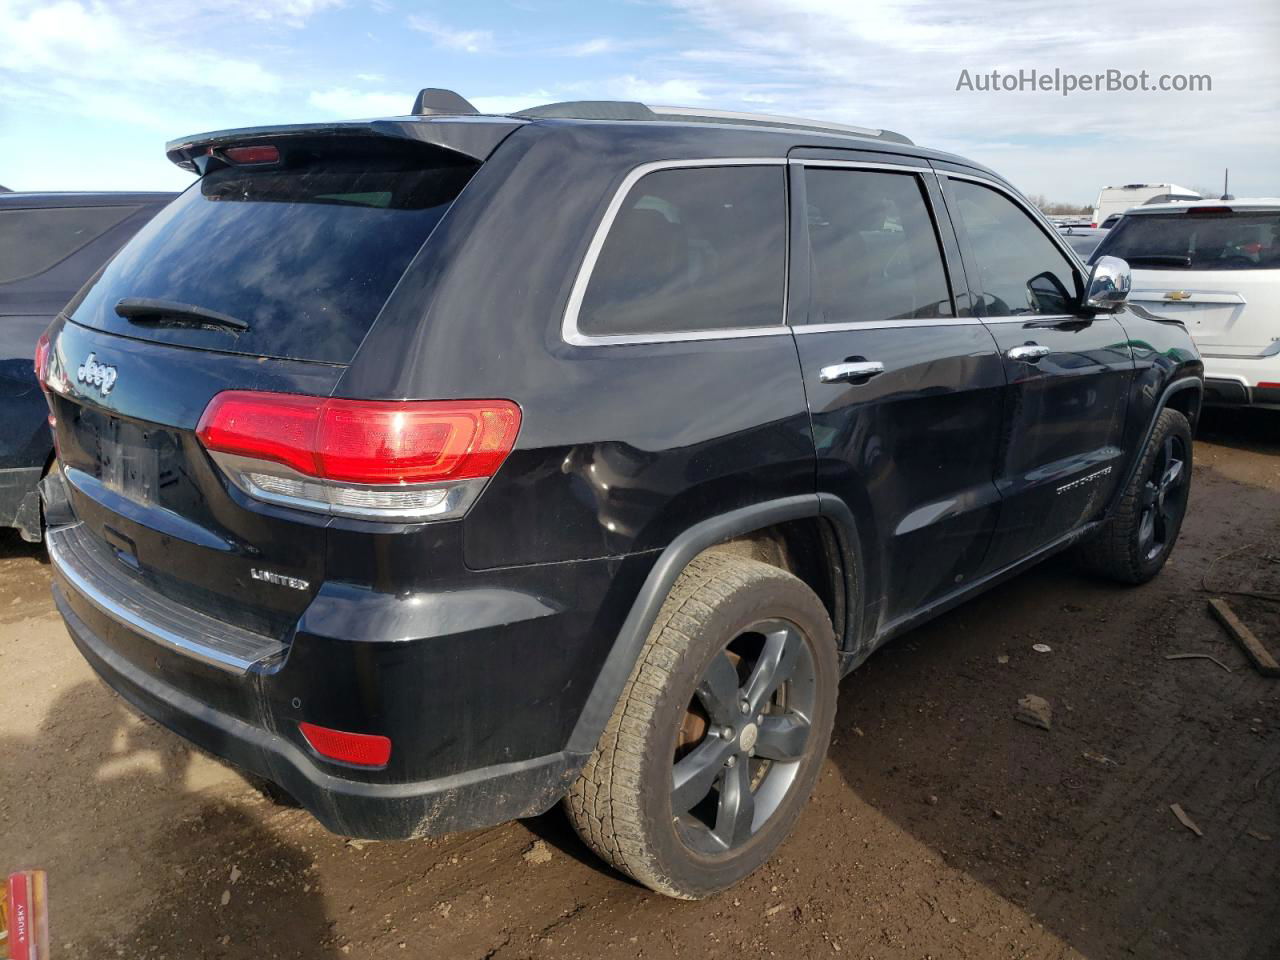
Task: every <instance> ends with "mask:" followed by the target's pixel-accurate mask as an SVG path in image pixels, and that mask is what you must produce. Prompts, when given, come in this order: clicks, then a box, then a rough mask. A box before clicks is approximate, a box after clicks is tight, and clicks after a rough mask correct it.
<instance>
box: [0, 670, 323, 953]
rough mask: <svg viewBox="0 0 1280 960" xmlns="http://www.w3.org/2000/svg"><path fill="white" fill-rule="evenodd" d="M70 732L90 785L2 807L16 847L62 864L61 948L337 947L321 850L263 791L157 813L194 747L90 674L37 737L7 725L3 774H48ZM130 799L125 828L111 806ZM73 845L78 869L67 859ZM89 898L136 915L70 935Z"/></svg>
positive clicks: (58, 879)
mask: <svg viewBox="0 0 1280 960" xmlns="http://www.w3.org/2000/svg"><path fill="white" fill-rule="evenodd" d="M86 713H88V714H90V717H89V718H88V720H87V722H86V720H85V716H86ZM68 740H70V741H71V743H72V747H71V748H69V749H67V751H66V752H67V761H66V762H67V763H69V764H74V765H75V766H77V767H79V768H81V769H80V770H79V771H77V777H76V779H77V781H78V782H79V783H80V784H81V785H82V787H81V792H80V795H79V796H75V797H59V796H56V795H52V796H48V797H46V798H45V800H46V803H43V804H40V805H39V806H37V807H31V806H28V807H27V808H26V809H8V808H0V813H3V815H4V816H3V820H4V822H5V834H6V836H5V844H6V846H7V847H9V848H11V849H10V853H9V855H10V856H15V857H16V858H17V859H18V860H19V861H20V862H21V863H22V864H23V865H25V866H49V865H50V863H49V861H50V859H51V858H53V859H56V860H57V862H59V863H61V864H64V866H63V869H60V870H59V869H53V870H52V872H51V874H50V877H49V889H50V901H51V908H50V914H51V934H52V942H53V945H54V946H55V947H56V948H57V949H56V953H57V955H59V956H63V957H86V958H100V957H107V956H117V955H131V956H157V957H172V958H206V957H207V958H231V957H246V958H248V957H255V958H257V957H282V958H285V957H306V958H312V957H325V956H329V955H330V954H335V955H336V952H335V945H334V938H333V937H332V935H331V933H330V924H329V922H328V919H327V917H326V912H325V902H324V895H323V893H322V892H321V890H320V886H319V884H318V883H317V882H316V880H315V878H314V877H313V876H312V873H311V872H312V861H311V858H310V857H308V856H307V855H306V854H305V853H304V852H302V851H301V850H300V849H298V848H297V847H296V846H293V845H291V844H290V843H288V842H286V841H284V840H282V839H281V837H280V836H279V835H278V834H277V833H276V832H274V831H271V830H268V829H266V828H265V827H264V826H263V825H262V824H261V823H260V822H259V821H258V820H257V819H256V818H255V814H256V813H259V812H260V810H259V809H257V808H256V806H255V805H254V804H251V803H234V802H233V803H226V802H223V801H221V800H218V799H214V798H210V799H208V800H207V801H205V800H203V799H201V800H200V802H198V803H196V804H192V803H190V802H187V803H185V804H183V805H182V806H181V813H180V814H179V815H177V816H174V817H173V818H172V819H169V820H166V821H164V822H159V823H156V822H152V815H153V814H154V813H155V811H156V808H159V809H160V810H162V811H164V810H170V811H171V810H172V809H173V807H174V804H173V803H169V802H167V801H168V800H169V799H170V798H171V797H173V796H174V795H175V794H181V793H182V792H183V790H184V780H185V778H186V775H187V767H188V765H189V763H190V762H191V760H192V757H193V754H192V753H191V752H190V750H189V749H188V748H187V747H186V745H185V744H183V743H182V742H181V741H179V740H178V739H177V738H176V737H174V736H173V735H172V734H170V733H169V732H168V731H166V730H163V729H161V728H160V727H158V726H157V725H156V724H154V723H152V722H151V721H148V720H144V719H142V718H140V717H139V716H138V715H136V714H135V713H134V712H133V711H132V710H131V709H130V708H129V707H128V706H127V705H126V704H124V703H123V701H121V700H120V699H119V698H118V697H116V696H115V695H114V694H110V693H109V692H108V691H107V690H106V689H105V688H104V687H103V686H101V685H100V684H97V683H94V682H83V683H79V684H76V685H75V686H73V687H71V688H69V689H68V690H66V691H65V692H64V693H62V694H61V695H60V696H59V697H58V698H57V699H56V701H55V702H54V703H53V706H52V708H51V709H50V710H49V711H48V713H47V714H46V716H45V718H44V722H43V723H42V725H41V728H40V730H39V732H38V733H37V734H36V735H35V736H34V737H14V736H11V735H4V736H0V757H3V758H4V765H5V778H6V782H11V783H19V782H25V783H31V782H32V781H34V780H36V779H37V778H39V777H40V776H41V775H42V774H47V768H48V759H47V752H48V751H49V750H51V749H56V745H60V744H63V743H65V742H67V741H68ZM42 752H43V754H44V755H42ZM121 803H123V804H124V805H125V806H126V807H127V806H128V805H130V804H133V805H134V807H135V809H136V811H137V818H136V820H134V821H132V822H130V821H129V819H128V811H127V809H126V811H125V814H124V819H125V823H126V826H124V827H122V826H121V824H120V822H119V811H118V810H116V809H113V808H115V807H117V806H118V805H120V804H121ZM258 806H260V805H258ZM68 854H71V855H72V858H73V860H74V862H75V867H74V869H73V870H72V869H67V868H66V866H65V864H66V863H67V860H68ZM16 865H17V864H14V866H16ZM104 892H105V893H106V894H107V895H108V896H114V897H117V898H118V899H119V901H120V902H119V905H118V910H113V909H112V908H111V905H110V904H105V905H104V904H101V903H100V902H99V901H101V900H102V898H103V895H104ZM137 898H141V899H142V901H143V902H142V903H141V904H139V903H138V902H137ZM90 903H94V904H95V906H97V907H99V908H102V907H104V906H105V907H106V910H105V914H106V916H108V917H111V918H112V919H113V920H116V921H118V920H119V919H120V915H123V916H124V917H126V918H127V924H126V925H125V928H124V929H122V930H119V931H116V930H112V929H109V927H110V924H109V923H108V924H104V925H103V926H104V929H102V930H101V931H100V933H98V934H97V935H91V936H89V937H81V939H80V940H78V941H70V940H68V939H67V936H68V934H67V930H66V926H65V925H61V924H60V923H59V919H60V918H59V914H60V913H63V912H64V911H65V912H70V911H74V910H76V909H77V907H83V906H87V905H89V904H90ZM117 933H118V934H119V935H120V937H121V939H120V940H118V941H117V940H116V939H115V937H116V935H117Z"/></svg>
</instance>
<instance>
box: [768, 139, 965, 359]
mask: <svg viewBox="0 0 1280 960" xmlns="http://www.w3.org/2000/svg"><path fill="white" fill-rule="evenodd" d="M787 162H788V163H789V164H791V166H795V167H817V168H823V167H826V168H838V169H843V170H874V171H876V172H884V171H887V172H889V173H905V174H909V175H911V176H923V175H925V174H932V175H933V177H934V178H935V179H936V178H937V175H938V171H937V170H935V169H934V168H933V167H922V166H919V165H916V164H906V163H879V162H877V161H874V160H828V159H825V158H822V159H815V158H812V157H791V158H790V159H789V160H788V161H787ZM921 186H924V184H923V183H922V184H921ZM925 209H926V211H927V212H928V214H929V219H930V221H931V222H934V223H935V229H939V230H940V229H941V225H940V224H937V223H936V219H937V216H938V214H937V212H936V211H935V210H934V209H933V205H932V203H931V201H930V199H929V198H928V196H927V195H926V197H925ZM936 239H937V240H938V257H939V262H940V263H941V265H942V271H943V275H944V276H947V278H948V279H947V289H948V290H951V280H950V277H949V276H948V274H947V254H946V249H945V248H944V246H943V245H942V242H941V241H942V238H941V237H937V238H936ZM954 296H955V294H954V291H953V298H954ZM981 323H982V321H981V320H979V319H978V318H977V317H912V318H908V319H902V320H841V321H838V322H836V323H798V324H796V325H795V326H794V327H792V330H793V332H795V333H797V334H804V333H839V332H845V331H852V330H900V329H905V328H913V327H972V326H981Z"/></svg>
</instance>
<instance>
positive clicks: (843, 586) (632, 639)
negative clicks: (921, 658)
mask: <svg viewBox="0 0 1280 960" xmlns="http://www.w3.org/2000/svg"><path fill="white" fill-rule="evenodd" d="M807 538H810V539H807ZM814 544H821V545H822V549H823V561H822V562H821V563H817V564H815V563H814V561H813V560H812V558H809V557H804V556H797V555H796V554H797V551H798V550H801V549H803V548H804V547H805V546H806V545H807V546H813V545H814ZM712 550H715V551H724V552H737V553H741V554H744V555H747V556H753V557H755V558H756V559H761V560H763V561H764V562H766V563H773V565H775V566H779V567H781V568H783V569H787V570H789V571H790V572H792V573H794V574H796V575H797V576H798V577H800V579H801V580H804V581H805V582H806V583H807V584H808V585H809V586H810V587H811V588H814V592H815V593H817V594H818V596H819V598H820V599H821V600H822V601H823V604H824V606H826V607H827V610H828V612H829V613H832V622H833V625H835V626H836V629H837V642H838V643H839V644H840V651H839V652H840V653H841V654H842V658H844V657H848V656H849V655H850V653H851V650H852V648H853V647H854V646H856V645H857V643H858V641H859V639H860V637H861V634H862V620H863V602H862V597H863V591H862V590H861V584H862V583H863V582H864V581H863V575H862V556H863V550H862V547H861V544H860V541H859V534H858V530H857V528H856V526H855V524H854V520H853V514H852V512H851V511H850V510H849V508H848V506H847V505H846V504H845V503H844V502H843V501H842V500H840V499H839V498H837V497H833V496H831V495H828V494H804V495H801V496H794V497H785V498H782V499H778V500H770V501H765V502H763V503H757V504H752V505H750V506H747V507H742V508H740V509H737V510H731V511H729V512H728V513H723V514H719V515H717V516H714V517H710V518H708V519H706V520H703V521H701V522H699V523H697V524H694V525H693V526H692V527H690V528H688V529H687V530H685V531H684V532H682V533H681V534H680V535H679V536H677V537H676V538H675V539H674V540H672V541H671V543H670V544H669V545H668V546H667V547H666V548H665V549H664V550H663V551H662V553H661V554H660V556H659V557H658V559H657V561H656V562H655V563H654V565H653V567H652V569H651V570H650V571H649V574H648V576H647V577H646V578H645V582H644V584H643V586H642V587H641V588H640V592H639V593H638V594H637V595H636V598H635V600H634V601H633V603H632V605H631V609H630V611H629V612H628V614H627V617H626V620H625V621H624V622H623V624H622V628H621V629H620V630H619V631H618V635H617V637H616V638H615V640H614V642H613V646H612V648H611V649H610V651H609V655H608V656H607V657H606V658H605V662H604V665H603V666H602V667H601V669H600V673H599V674H598V675H597V677H596V680H595V683H594V684H593V685H592V688H591V692H590V694H588V696H587V701H586V704H585V705H584V706H583V709H582V712H581V713H580V714H579V716H578V720H577V723H576V724H575V725H574V728H573V732H572V733H571V734H570V736H569V742H568V744H567V745H566V748H565V749H566V750H567V751H570V752H572V753H579V754H590V753H591V751H592V750H594V749H595V745H596V742H597V741H598V740H599V738H600V734H601V733H602V732H603V730H604V728H605V725H606V723H607V722H608V720H609V717H610V715H611V714H612V713H613V708H614V705H615V704H616V703H617V702H618V697H619V696H620V695H621V693H622V690H623V687H624V686H625V684H626V681H627V677H628V676H630V674H631V671H632V669H633V668H634V666H635V663H636V659H637V658H638V657H639V655H640V651H641V650H642V649H643V647H644V642H645V639H646V638H647V637H648V635H649V631H650V629H651V628H652V627H653V624H654V621H655V620H656V619H657V617H658V613H659V611H660V610H661V608H662V604H663V601H665V600H666V597H667V594H668V593H669V592H670V591H671V587H672V586H673V585H674V584H675V582H676V580H677V579H678V578H679V576H680V574H681V573H682V572H683V571H684V569H685V567H687V566H688V565H689V562H690V561H691V560H693V559H694V558H695V557H697V556H699V555H701V554H703V553H705V552H708V551H712ZM788 554H790V555H791V559H792V560H793V561H798V565H799V569H795V568H793V567H792V565H791V564H789V563H788V562H786V561H787V557H788ZM775 561H780V562H775ZM823 577H825V578H827V580H826V583H825V585H824V583H823V582H822V578H823ZM824 593H825V594H826V595H825V596H824ZM837 620H839V621H841V622H840V623H838V624H837Z"/></svg>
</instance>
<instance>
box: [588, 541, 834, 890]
mask: <svg viewBox="0 0 1280 960" xmlns="http://www.w3.org/2000/svg"><path fill="white" fill-rule="evenodd" d="M838 685H839V671H838V666H837V659H836V642H835V635H834V631H833V630H832V627H831V620H830V618H829V617H828V616H827V612H826V610H825V608H824V607H823V605H822V602H821V601H820V600H819V599H818V597H817V596H816V595H815V594H814V593H813V591H812V590H810V589H809V588H808V587H807V586H806V585H805V584H804V583H803V582H801V581H800V580H799V579H797V578H796V577H794V576H792V575H791V574H790V573H788V572H786V571H785V570H781V569H779V568H777V567H773V566H770V565H768V564H766V563H761V562H760V561H757V560H750V559H747V558H744V557H736V556H729V555H727V554H716V553H711V554H705V555H703V556H700V557H697V558H695V559H694V560H693V561H691V562H690V564H689V566H688V567H686V568H685V570H684V572H683V573H682V574H681V575H680V578H679V579H678V580H677V581H676V583H675V585H674V586H673V587H672V589H671V593H670V594H669V595H668V596H667V599H666V601H665V603H664V604H663V606H662V609H661V611H660V612H659V614H658V619H657V621H656V622H655V623H654V625H653V629H652V630H651V631H650V633H649V637H648V639H647V640H646V641H645V645H644V648H643V650H642V651H641V653H640V656H639V658H638V660H637V662H636V665H635V667H634V669H633V670H632V672H631V676H630V677H629V679H628V680H627V684H626V686H625V687H624V688H623V691H622V695H621V696H620V697H619V700H618V704H617V706H616V707H615V708H614V711H613V716H612V717H611V718H610V719H609V722H608V724H607V725H606V727H605V731H604V733H603V734H602V735H601V737H600V742H599V744H598V745H597V746H596V749H595V751H594V752H593V753H592V755H591V757H590V759H589V760H588V761H587V764H586V766H585V767H584V769H583V772H582V775H581V776H580V777H579V779H578V780H577V782H576V783H575V784H574V785H573V787H572V788H571V789H570V791H569V795H568V796H567V797H566V798H565V806H566V809H567V811H568V815H569V819H570V820H571V821H572V823H573V825H574V827H575V829H576V830H577V831H578V834H579V836H581V837H582V839H583V840H584V841H585V842H586V843H587V845H588V846H590V847H591V848H592V849H593V850H595V851H596V853H597V854H599V855H600V856H601V857H602V858H603V859H604V860H606V861H607V862H608V863H610V864H611V865H613V866H614V867H616V868H617V869H618V870H620V871H622V872H623V873H626V874H627V875H629V876H630V877H632V878H634V879H635V880H637V881H639V882H640V883H642V884H644V885H645V886H646V887H649V888H650V889H652V890H655V891H657V892H658V893H662V894H666V895H667V896H671V897H677V898H680V899H685V900H697V899H700V898H702V897H706V896H709V895H711V894H714V893H717V892H719V891H721V890H724V889H726V888H728V887H730V886H732V885H733V884H735V883H737V882H738V881H740V880H742V879H743V878H744V877H746V876H747V875H748V874H750V873H751V872H752V871H753V870H755V869H756V868H757V867H759V866H760V865H761V864H762V863H764V862H765V861H766V860H767V859H768V858H769V857H770V855H771V854H772V853H773V851H774V850H775V849H776V848H777V846H778V844H780V843H781V842H782V841H783V839H784V838H785V837H786V836H787V834H788V833H790V831H791V828H792V827H793V826H794V824H795V821H796V819H797V818H798V817H799V815H800V811H801V809H802V808H803V807H804V804H805V802H806V801H807V800H808V798H809V794H810V792H811V791H812V789H813V785H814V782H815V781H816V780H817V777H818V774H819V772H820V770H821V768H822V762H823V759H824V757H825V756H826V752H827V745H828V743H829V742H830V740H831V726H832V723H833V722H834V720H835V704H836V692H837V687H838ZM771 688H772V690H773V691H775V692H772V693H771V692H770V689H771ZM733 701H736V702H733ZM735 708H736V709H735ZM753 717H754V718H755V719H754V720H753V719H752V718H753ZM753 744H754V746H753ZM677 781H678V782H679V784H680V787H679V789H677V788H676V784H677ZM702 793H705V794H706V795H705V796H704V797H702V799H701V801H699V800H698V799H697V798H698V796H699V795H700V794H702ZM749 814H753V815H749Z"/></svg>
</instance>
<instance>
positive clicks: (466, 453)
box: [196, 390, 520, 519]
mask: <svg viewBox="0 0 1280 960" xmlns="http://www.w3.org/2000/svg"><path fill="white" fill-rule="evenodd" d="M519 430H520V408H519V407H517V406H516V405H515V404H514V403H512V402H511V401H510V400H404V401H386V400H342V399H326V398H324V397H304V396H297V395H294V394H283V393H260V392H257V391H249V390H229V391H226V392H224V393H219V394H218V395H216V396H215V397H214V398H213V400H211V401H210V402H209V406H208V407H207V408H206V409H205V411H204V415H203V416H201V418H200V424H199V426H198V427H197V428H196V435H197V436H198V437H199V438H200V442H201V443H202V444H204V447H205V449H207V450H208V451H209V452H210V453H211V454H212V455H213V457H214V459H215V460H216V461H217V462H218V464H219V465H220V466H221V467H222V468H223V469H224V470H225V471H226V472H227V474H228V476H229V477H230V478H231V480H232V481H233V482H234V483H235V484H236V485H237V486H238V487H240V488H241V489H242V490H244V491H245V492H246V493H248V494H250V495H251V496H254V497H257V498H258V499H260V500H266V501H271V502H276V503H286V504H289V505H291V506H297V507H303V508H305V509H311V510H320V511H322V512H328V513H334V514H339V515H342V516H352V517H366V518H374V519H438V518H441V517H452V516H459V515H461V514H462V513H464V512H465V511H466V509H467V507H469V506H470V505H471V503H472V502H474V500H475V498H476V497H477V496H478V495H479V493H480V491H481V490H482V489H483V487H484V485H485V483H486V482H487V481H488V479H489V478H490V477H491V476H493V474H494V473H496V472H497V470H498V467H500V466H501V465H502V462H503V461H504V460H505V459H506V457H507V454H509V453H510V452H511V448H512V446H513V445H514V444H515V439H516V434H517V433H518V432H519Z"/></svg>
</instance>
